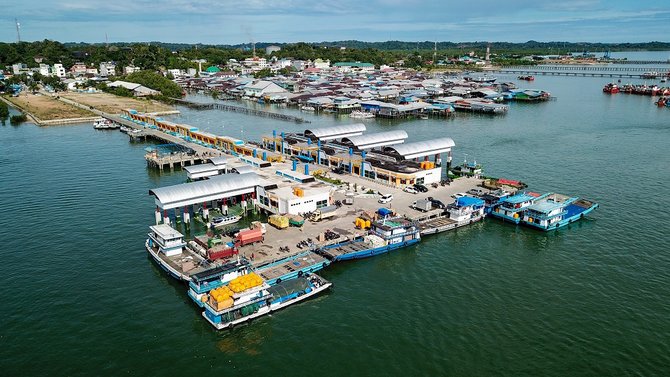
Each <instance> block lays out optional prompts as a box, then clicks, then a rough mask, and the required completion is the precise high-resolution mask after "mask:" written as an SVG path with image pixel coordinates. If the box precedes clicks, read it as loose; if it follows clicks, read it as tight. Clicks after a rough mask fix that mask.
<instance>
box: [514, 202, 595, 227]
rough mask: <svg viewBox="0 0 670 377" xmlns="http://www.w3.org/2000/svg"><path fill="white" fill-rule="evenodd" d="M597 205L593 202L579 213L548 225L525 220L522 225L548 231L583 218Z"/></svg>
mask: <svg viewBox="0 0 670 377" xmlns="http://www.w3.org/2000/svg"><path fill="white" fill-rule="evenodd" d="M598 207H599V205H598V204H594V205H592V206H591V207H589V208H586V209H585V210H584V211H581V212H579V213H575V214H574V215H572V216H569V217H566V218H564V219H562V220H561V221H559V222H557V223H554V224H551V225H549V226H541V225H538V224H536V223H529V222H525V221H524V222H523V225H527V226H529V227H531V228H534V229H539V230H543V231H545V232H548V231H550V230H557V229H561V228H563V227H564V226H566V225H568V224H570V223H574V222H575V221H578V220H581V219H582V218H584V216H586V215H588V214H589V213H591V212H593V210H595V209H596V208H598Z"/></svg>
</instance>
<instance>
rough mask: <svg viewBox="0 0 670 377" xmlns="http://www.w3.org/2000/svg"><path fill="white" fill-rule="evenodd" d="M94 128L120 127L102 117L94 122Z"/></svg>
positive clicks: (110, 128) (111, 128) (109, 128)
mask: <svg viewBox="0 0 670 377" xmlns="http://www.w3.org/2000/svg"><path fill="white" fill-rule="evenodd" d="M93 128H95V129H96V130H113V129H117V128H119V125H118V124H116V123H114V122H112V121H111V120H109V119H106V118H100V119H97V120H96V121H95V122H93Z"/></svg>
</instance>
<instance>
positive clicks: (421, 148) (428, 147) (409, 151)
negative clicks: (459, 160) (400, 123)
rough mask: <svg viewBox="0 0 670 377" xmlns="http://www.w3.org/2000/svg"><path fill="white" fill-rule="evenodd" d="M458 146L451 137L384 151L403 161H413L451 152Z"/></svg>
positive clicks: (391, 147)
mask: <svg viewBox="0 0 670 377" xmlns="http://www.w3.org/2000/svg"><path fill="white" fill-rule="evenodd" d="M455 145H456V144H455V143H454V141H453V140H452V139H451V138H449V137H443V138H439V139H433V140H426V141H419V142H416V143H406V144H399V145H394V146H389V147H384V151H385V152H388V153H391V154H394V155H396V156H397V157H400V158H401V159H403V160H411V159H413V158H417V157H425V156H431V155H435V154H440V153H444V152H449V151H451V148H452V147H454V146H455Z"/></svg>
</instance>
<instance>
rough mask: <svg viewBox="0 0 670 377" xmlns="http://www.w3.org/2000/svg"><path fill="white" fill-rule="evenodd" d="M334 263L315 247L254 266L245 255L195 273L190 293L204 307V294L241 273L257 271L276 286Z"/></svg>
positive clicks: (267, 281) (194, 300)
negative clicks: (239, 259)
mask: <svg viewBox="0 0 670 377" xmlns="http://www.w3.org/2000/svg"><path fill="white" fill-rule="evenodd" d="M329 264H330V261H329V260H328V259H326V258H324V257H322V256H320V255H317V254H315V253H313V252H311V251H306V252H302V253H298V254H296V255H292V256H290V257H286V258H282V259H279V260H277V261H274V262H270V263H267V264H264V265H261V266H256V267H251V265H250V264H249V262H248V261H246V260H244V259H242V260H241V261H239V262H233V263H228V264H226V265H222V266H217V267H214V268H212V269H209V270H207V271H203V272H201V273H199V274H195V275H192V276H191V281H190V282H189V289H188V297H190V298H191V299H192V300H193V302H194V303H195V304H196V305H198V306H200V307H203V306H204V303H203V297H205V298H206V297H207V293H209V291H211V290H212V289H215V288H218V287H220V286H223V285H226V284H228V283H229V282H230V281H231V280H233V279H235V278H236V277H238V276H241V275H245V274H248V273H249V272H251V271H253V272H255V273H256V274H257V275H259V276H260V277H261V278H262V279H263V280H264V281H265V282H266V283H267V284H268V285H270V286H272V285H275V284H278V283H280V282H282V281H285V280H290V279H294V278H297V277H302V276H304V275H307V274H309V273H311V272H316V271H319V270H321V269H323V268H325V267H327V266H328V265H329Z"/></svg>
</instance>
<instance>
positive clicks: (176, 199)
mask: <svg viewBox="0 0 670 377" xmlns="http://www.w3.org/2000/svg"><path fill="white" fill-rule="evenodd" d="M259 185H263V180H262V179H261V177H260V176H258V174H256V173H246V174H224V175H218V176H215V177H212V178H211V179H208V180H206V181H198V182H192V183H182V184H179V185H174V186H167V187H159V188H155V189H153V190H149V194H150V195H153V196H155V197H156V205H157V206H158V207H159V208H162V209H171V208H177V207H184V206H188V205H192V204H198V203H203V202H206V201H210V200H217V199H222V198H228V197H231V196H235V195H241V194H248V193H251V192H254V191H255V189H256V186H259Z"/></svg>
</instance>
